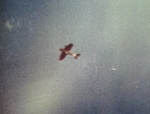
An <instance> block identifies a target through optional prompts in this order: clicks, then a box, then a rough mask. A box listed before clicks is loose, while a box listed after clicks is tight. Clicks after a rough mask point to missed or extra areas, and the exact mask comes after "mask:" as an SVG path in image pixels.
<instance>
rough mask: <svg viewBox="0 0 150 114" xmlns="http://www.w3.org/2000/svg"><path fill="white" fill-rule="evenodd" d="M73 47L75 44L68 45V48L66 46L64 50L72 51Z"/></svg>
mask: <svg viewBox="0 0 150 114" xmlns="http://www.w3.org/2000/svg"><path fill="white" fill-rule="evenodd" d="M72 47H73V44H72V43H71V44H68V45H67V46H65V48H64V50H66V51H70V50H71V48H72Z"/></svg>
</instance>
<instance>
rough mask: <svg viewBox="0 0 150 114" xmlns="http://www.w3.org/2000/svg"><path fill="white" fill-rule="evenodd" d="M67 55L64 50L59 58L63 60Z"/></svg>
mask: <svg viewBox="0 0 150 114" xmlns="http://www.w3.org/2000/svg"><path fill="white" fill-rule="evenodd" d="M65 57H66V54H65V53H64V52H62V53H61V54H60V57H59V60H60V61H61V60H63V59H64V58H65Z"/></svg>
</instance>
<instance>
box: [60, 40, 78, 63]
mask: <svg viewBox="0 0 150 114" xmlns="http://www.w3.org/2000/svg"><path fill="white" fill-rule="evenodd" d="M72 47H73V44H72V43H70V44H68V45H67V46H65V47H64V49H62V48H61V49H59V50H60V51H61V54H60V57H59V60H60V61H61V60H63V59H64V58H65V57H66V55H71V56H73V57H74V58H75V59H78V57H79V56H80V54H76V53H73V52H70V50H71V48H72Z"/></svg>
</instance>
